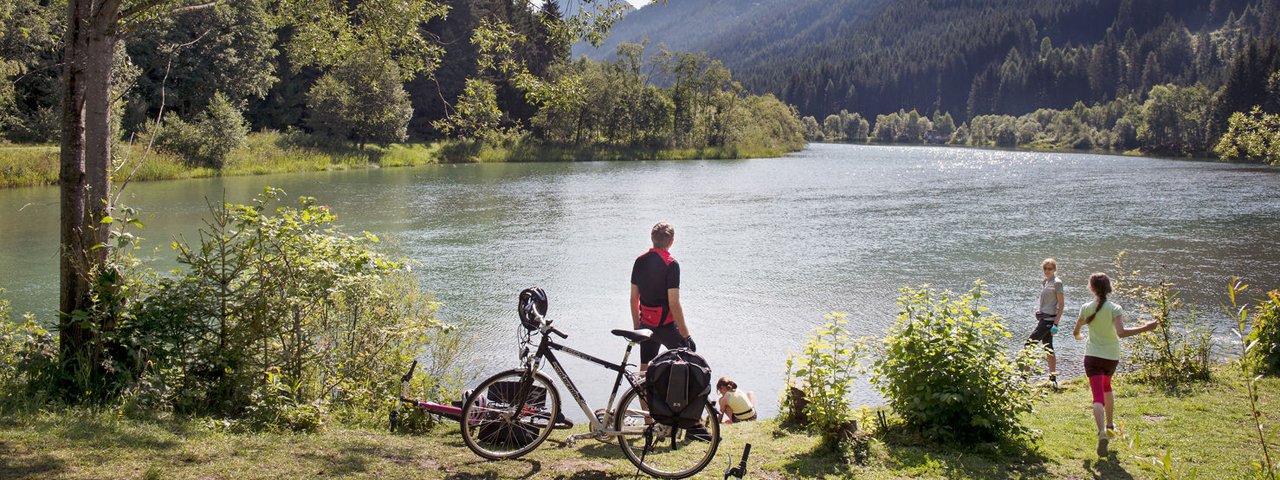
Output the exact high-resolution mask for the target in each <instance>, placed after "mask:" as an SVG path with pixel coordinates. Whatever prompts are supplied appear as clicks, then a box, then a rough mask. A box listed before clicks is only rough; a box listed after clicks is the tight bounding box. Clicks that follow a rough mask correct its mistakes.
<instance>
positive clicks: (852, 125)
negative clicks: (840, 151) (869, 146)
mask: <svg viewBox="0 0 1280 480" xmlns="http://www.w3.org/2000/svg"><path fill="white" fill-rule="evenodd" d="M840 118H841V119H842V122H841V123H843V124H844V138H845V140H847V141H850V142H858V143H862V142H866V141H867V136H868V135H870V133H871V124H869V123H867V119H865V118H862V115H859V114H857V113H849V111H848V110H841V111H840Z"/></svg>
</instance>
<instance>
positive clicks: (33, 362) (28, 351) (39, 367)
mask: <svg viewBox="0 0 1280 480" xmlns="http://www.w3.org/2000/svg"><path fill="white" fill-rule="evenodd" d="M3 293H4V290H3V289H0V294H3ZM56 341H57V339H56V337H55V336H54V335H53V334H52V333H50V332H49V331H48V330H45V329H44V328H43V327H41V326H40V325H39V324H37V323H36V321H35V318H34V316H32V315H31V314H27V315H25V316H24V317H23V319H22V321H21V322H14V321H12V319H10V316H9V301H8V300H4V299H0V410H7V409H10V408H15V407H24V406H33V405H34V404H38V403H42V402H32V401H31V400H32V396H33V395H41V394H48V393H50V391H49V388H50V387H51V384H50V382H49V381H48V380H49V379H50V378H51V376H50V374H51V373H52V372H53V367H54V366H56V365H57V355H58V351H57V343H56Z"/></svg>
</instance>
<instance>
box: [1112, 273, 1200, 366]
mask: <svg viewBox="0 0 1280 480" xmlns="http://www.w3.org/2000/svg"><path fill="white" fill-rule="evenodd" d="M1115 264H1116V270H1117V271H1118V272H1119V274H1118V275H1117V276H1116V281H1115V291H1116V292H1117V294H1118V295H1121V296H1124V297H1127V298H1132V299H1135V300H1136V301H1137V304H1136V305H1134V306H1133V307H1131V308H1129V309H1128V310H1129V311H1130V312H1133V313H1134V314H1135V315H1136V316H1143V315H1145V316H1148V317H1151V318H1152V319H1155V320H1159V321H1160V326H1159V327H1157V328H1156V330H1155V331H1154V333H1155V334H1154V335H1138V336H1136V337H1134V340H1133V342H1132V343H1130V344H1129V346H1130V349H1129V350H1130V351H1129V356H1130V362H1131V363H1132V364H1133V366H1134V368H1135V370H1136V371H1135V375H1134V379H1135V380H1138V381H1141V382H1147V383H1152V384H1156V385H1160V386H1163V387H1165V388H1170V389H1176V388H1178V387H1179V386H1180V385H1182V384H1184V383H1187V382H1195V381H1206V380H1209V375H1210V369H1209V367H1210V361H1211V360H1212V354H1213V330H1212V329H1210V328H1209V326H1208V325H1206V324H1205V323H1204V322H1203V321H1201V320H1200V318H1199V317H1198V316H1197V315H1196V313H1195V312H1194V311H1187V310H1186V309H1185V307H1184V306H1183V304H1182V300H1181V299H1179V298H1178V295H1179V294H1178V291H1177V290H1176V289H1174V285H1173V284H1172V283H1170V282H1168V281H1166V280H1159V281H1155V282H1151V281H1146V280H1144V279H1143V278H1142V277H1141V272H1139V271H1136V270H1135V271H1126V270H1125V268H1124V252H1121V253H1120V254H1119V255H1117V256H1116V260H1115Z"/></svg>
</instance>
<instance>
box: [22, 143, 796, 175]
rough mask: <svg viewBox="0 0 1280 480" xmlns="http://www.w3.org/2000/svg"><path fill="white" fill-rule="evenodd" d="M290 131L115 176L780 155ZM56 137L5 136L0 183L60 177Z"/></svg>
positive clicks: (154, 153) (128, 162) (123, 154)
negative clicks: (357, 140)
mask: <svg viewBox="0 0 1280 480" xmlns="http://www.w3.org/2000/svg"><path fill="white" fill-rule="evenodd" d="M293 140H294V139H293V138H291V137H290V136H288V135H286V134H280V133H275V132H261V133H253V134H250V135H249V139H248V142H247V145H246V146H244V147H242V148H239V149H237V150H234V151H232V152H231V154H230V155H228V158H227V159H226V163H225V164H224V165H223V166H222V168H221V169H214V168H209V167H203V166H193V165H190V164H188V163H187V162H184V161H183V160H182V158H180V157H178V156H177V155H174V154H172V153H168V152H165V151H163V150H155V149H152V150H147V149H146V148H145V146H143V145H136V144H135V145H129V144H121V145H119V146H118V147H117V148H116V150H115V151H114V152H113V154H114V155H115V156H116V158H117V159H116V162H117V165H121V168H119V169H118V170H117V171H116V172H115V173H114V174H113V175H112V181H113V182H116V183H120V182H123V181H126V180H128V181H152V180H178V179H186V178H207V177H219V176H223V177H229V176H243V175H265V174H273V173H299V172H316V171H332V170H355V169H366V168H390V167H410V166H418V165H433V164H454V163H516V162H580V161H625V160H696V159H714V160H730V159H744V158H765V157H780V156H783V155H786V154H787V153H789V152H788V151H786V150H784V149H776V148H724V147H707V148H649V147H624V146H614V145H591V146H582V147H578V146H573V145H544V144H536V143H533V142H509V143H504V144H500V145H489V144H483V143H481V142H476V141H468V140H440V141H433V142H416V143H396V144H391V145H387V146H377V145H369V146H366V147H365V148H355V147H351V146H346V145H341V146H334V145H311V144H299V143H296V142H294V141H293ZM58 152H59V147H58V146H57V145H25V144H0V188H6V187H32V186H45V185H57V184H58V170H59V156H58Z"/></svg>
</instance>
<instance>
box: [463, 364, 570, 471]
mask: <svg viewBox="0 0 1280 480" xmlns="http://www.w3.org/2000/svg"><path fill="white" fill-rule="evenodd" d="M520 396H523V397H524V398H523V399H520V398H518V397H520ZM517 403H519V404H523V405H524V407H523V408H521V409H520V411H516V410H515V406H516V404H517ZM559 414H560V392H558V391H556V387H555V385H552V384H551V380H549V379H547V377H546V376H544V375H542V374H541V373H534V374H532V375H529V374H527V373H526V372H525V371H524V370H520V369H516V370H508V371H506V372H502V373H499V374H497V375H494V376H492V377H489V379H488V380H485V381H484V382H482V383H480V386H479V387H476V389H475V390H473V391H472V393H471V396H469V397H467V402H466V404H465V405H463V406H462V441H463V443H466V444H467V447H468V448H470V449H471V451H473V452H475V453H476V455H479V456H481V457H484V458H487V459H490V460H500V459H504V458H519V457H520V456H522V455H524V454H526V453H529V452H531V451H533V449H535V448H537V447H538V444H541V443H542V441H543V440H546V439H547V436H548V435H550V434H551V430H552V429H553V428H554V427H555V419H556V417H557V416H558V415H559Z"/></svg>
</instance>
